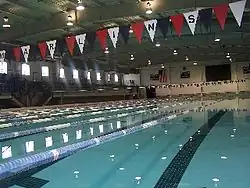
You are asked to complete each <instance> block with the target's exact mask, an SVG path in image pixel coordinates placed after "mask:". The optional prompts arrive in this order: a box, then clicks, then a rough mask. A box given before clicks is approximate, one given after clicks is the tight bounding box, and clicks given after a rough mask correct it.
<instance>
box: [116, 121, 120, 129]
mask: <svg viewBox="0 0 250 188" xmlns="http://www.w3.org/2000/svg"><path fill="white" fill-rule="evenodd" d="M116 125H117V129H120V128H121V122H120V121H117V122H116Z"/></svg>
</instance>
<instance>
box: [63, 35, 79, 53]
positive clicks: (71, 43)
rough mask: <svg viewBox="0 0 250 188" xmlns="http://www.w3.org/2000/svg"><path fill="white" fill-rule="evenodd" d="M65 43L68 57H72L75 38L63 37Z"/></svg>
mask: <svg viewBox="0 0 250 188" xmlns="http://www.w3.org/2000/svg"><path fill="white" fill-rule="evenodd" d="M65 41H66V44H67V46H68V49H69V53H70V55H71V56H73V53H74V47H75V41H76V38H75V36H68V37H65Z"/></svg>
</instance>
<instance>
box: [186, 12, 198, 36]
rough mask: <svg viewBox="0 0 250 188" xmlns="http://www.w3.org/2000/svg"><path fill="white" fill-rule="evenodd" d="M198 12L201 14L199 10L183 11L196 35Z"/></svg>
mask: <svg viewBox="0 0 250 188" xmlns="http://www.w3.org/2000/svg"><path fill="white" fill-rule="evenodd" d="M198 14H199V11H198V10H196V11H192V12H186V13H183V15H184V17H185V19H186V21H187V23H188V26H189V28H190V31H191V32H192V34H193V35H194V32H195V27H196V23H197V18H198Z"/></svg>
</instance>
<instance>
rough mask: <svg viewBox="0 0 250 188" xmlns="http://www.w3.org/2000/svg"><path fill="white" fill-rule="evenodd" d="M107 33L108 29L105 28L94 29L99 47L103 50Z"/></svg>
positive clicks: (105, 45)
mask: <svg viewBox="0 0 250 188" xmlns="http://www.w3.org/2000/svg"><path fill="white" fill-rule="evenodd" d="M107 34H108V30H107V29H103V30H98V31H96V35H97V37H98V39H99V42H100V45H101V48H102V49H103V50H105V48H106V47H107Z"/></svg>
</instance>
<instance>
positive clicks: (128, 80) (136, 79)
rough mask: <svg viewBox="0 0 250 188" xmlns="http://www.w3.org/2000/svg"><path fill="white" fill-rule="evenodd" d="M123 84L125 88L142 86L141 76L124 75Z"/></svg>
mask: <svg viewBox="0 0 250 188" xmlns="http://www.w3.org/2000/svg"><path fill="white" fill-rule="evenodd" d="M133 83H134V84H133ZM123 84H124V85H125V86H140V85H141V83H140V74H124V75H123Z"/></svg>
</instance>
